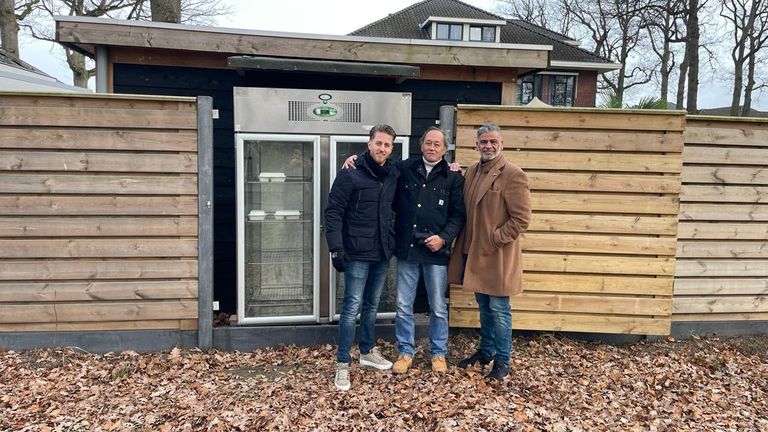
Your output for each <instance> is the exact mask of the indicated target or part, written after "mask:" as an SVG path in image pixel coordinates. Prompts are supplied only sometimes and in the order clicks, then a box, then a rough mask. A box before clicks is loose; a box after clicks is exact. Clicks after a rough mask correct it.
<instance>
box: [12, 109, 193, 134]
mask: <svg viewBox="0 0 768 432" xmlns="http://www.w3.org/2000/svg"><path fill="white" fill-rule="evenodd" d="M74 125H76V126H78V127H105V128H134V129H140V128H142V129H152V128H154V129H193V130H194V129H197V115H196V114H195V113H194V112H185V111H176V110H161V109H154V110H151V109H113V108H80V107H78V106H74V107H69V108H66V109H61V108H59V107H46V106H38V107H26V106H0V126H74Z"/></svg>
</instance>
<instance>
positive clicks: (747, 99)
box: [741, 37, 757, 117]
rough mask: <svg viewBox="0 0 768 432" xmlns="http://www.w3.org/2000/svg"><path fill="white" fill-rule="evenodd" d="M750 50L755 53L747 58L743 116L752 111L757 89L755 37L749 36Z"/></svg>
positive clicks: (747, 115)
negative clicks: (753, 94)
mask: <svg viewBox="0 0 768 432" xmlns="http://www.w3.org/2000/svg"><path fill="white" fill-rule="evenodd" d="M749 39H750V40H749V42H750V52H752V53H753V54H752V55H751V56H749V58H748V59H747V85H746V86H744V107H743V108H742V109H741V116H742V117H749V115H750V114H751V111H752V91H753V90H754V89H755V60H756V57H757V53H756V52H755V49H754V39H753V38H752V37H750V38H749Z"/></svg>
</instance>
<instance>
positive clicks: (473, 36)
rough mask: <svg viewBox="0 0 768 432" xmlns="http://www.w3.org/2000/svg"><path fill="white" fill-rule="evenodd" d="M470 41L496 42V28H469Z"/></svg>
mask: <svg viewBox="0 0 768 432" xmlns="http://www.w3.org/2000/svg"><path fill="white" fill-rule="evenodd" d="M469 40H470V41H477V42H496V27H491V26H469Z"/></svg>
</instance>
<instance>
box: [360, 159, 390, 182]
mask: <svg viewBox="0 0 768 432" xmlns="http://www.w3.org/2000/svg"><path fill="white" fill-rule="evenodd" d="M365 164H366V165H368V167H369V168H370V169H371V171H372V172H373V175H375V176H376V177H378V178H379V180H384V179H385V178H386V177H387V176H388V175H389V170H390V169H391V168H392V165H391V164H390V163H389V160H387V161H386V162H384V165H379V164H378V163H376V161H375V160H373V157H372V156H371V152H365Z"/></svg>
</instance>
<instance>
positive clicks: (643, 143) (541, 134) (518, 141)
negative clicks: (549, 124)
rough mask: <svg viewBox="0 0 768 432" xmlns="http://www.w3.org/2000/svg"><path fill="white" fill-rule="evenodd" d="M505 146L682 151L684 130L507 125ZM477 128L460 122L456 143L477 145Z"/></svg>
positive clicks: (508, 147)
mask: <svg viewBox="0 0 768 432" xmlns="http://www.w3.org/2000/svg"><path fill="white" fill-rule="evenodd" d="M501 135H502V137H503V138H504V148H506V149H508V150H511V149H515V148H523V149H542V150H546V149H553V150H609V151H630V152H669V153H680V152H682V151H683V137H682V135H681V134H679V133H677V134H661V133H655V132H650V133H644V132H637V131H635V132H622V131H605V132H590V131H583V130H569V129H561V130H546V129H542V130H536V129H530V128H521V129H504V130H502V132H501ZM476 137H477V128H475V127H470V126H459V127H458V128H457V129H456V145H457V146H459V147H468V148H474V147H475V145H476V141H477V138H476Z"/></svg>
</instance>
